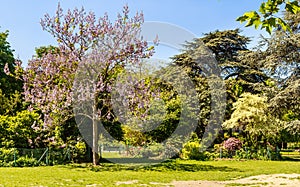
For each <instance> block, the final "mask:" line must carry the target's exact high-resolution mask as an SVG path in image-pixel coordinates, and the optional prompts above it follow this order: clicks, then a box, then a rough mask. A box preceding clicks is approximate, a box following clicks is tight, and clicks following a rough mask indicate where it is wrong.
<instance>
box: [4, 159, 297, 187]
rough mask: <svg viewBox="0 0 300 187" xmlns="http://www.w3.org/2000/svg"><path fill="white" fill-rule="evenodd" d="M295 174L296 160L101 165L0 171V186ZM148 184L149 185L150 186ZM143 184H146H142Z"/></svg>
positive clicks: (96, 184) (158, 181)
mask: <svg viewBox="0 0 300 187" xmlns="http://www.w3.org/2000/svg"><path fill="white" fill-rule="evenodd" d="M275 173H287V174H290V173H298V174H300V162H296V161H254V160H251V161H233V160H220V161H184V160H174V161H169V162H165V163H162V164H158V165H152V166H140V165H117V164H109V163H106V164H103V165H102V166H99V167H91V166H85V165H65V166H43V167H24V168H5V167H2V168H0V176H1V177H0V186H49V187H50V186H51V187H52V186H116V184H118V182H120V181H123V182H124V181H132V180H138V181H136V183H135V184H121V185H119V186H141V184H144V185H143V186H159V185H155V184H154V183H153V182H157V183H169V182H172V181H174V180H177V181H178V180H214V181H224V180H231V179H237V178H242V177H249V176H254V175H260V174H275ZM151 183H152V184H151ZM146 184H147V185H146Z"/></svg>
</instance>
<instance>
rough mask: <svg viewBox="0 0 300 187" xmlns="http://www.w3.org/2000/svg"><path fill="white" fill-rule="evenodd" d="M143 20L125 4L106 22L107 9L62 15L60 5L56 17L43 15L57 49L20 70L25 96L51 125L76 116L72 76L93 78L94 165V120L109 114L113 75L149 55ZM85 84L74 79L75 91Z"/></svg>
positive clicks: (33, 60)
mask: <svg viewBox="0 0 300 187" xmlns="http://www.w3.org/2000/svg"><path fill="white" fill-rule="evenodd" d="M143 21H144V20H143V14H142V13H137V14H136V15H135V16H134V17H133V18H129V9H128V6H124V8H123V14H122V15H121V14H118V16H117V20H116V21H115V22H114V23H111V22H110V21H109V19H108V16H107V14H105V16H104V17H101V18H99V19H98V20H96V17H95V14H94V13H93V12H89V13H86V12H85V10H84V9H83V8H82V9H80V10H79V9H77V8H76V9H74V10H73V11H71V10H68V12H67V13H66V14H65V15H64V14H63V10H62V8H61V7H60V5H58V9H57V11H56V15H55V16H54V17H50V16H49V15H48V14H46V15H45V17H44V18H43V19H41V25H42V28H43V29H44V30H46V31H48V32H49V33H50V34H51V35H52V36H53V37H54V38H55V39H57V44H58V46H57V50H54V51H53V50H46V51H45V52H43V53H40V54H41V55H37V56H35V57H33V59H32V60H30V61H29V63H28V67H27V69H26V71H25V74H24V81H25V87H24V88H25V97H26V99H27V100H28V101H31V103H32V104H33V105H34V106H37V107H38V108H40V109H41V110H42V113H43V114H44V123H45V126H47V127H53V126H55V125H59V124H61V123H62V122H63V121H65V120H67V119H69V118H71V117H74V113H73V110H72V105H73V104H74V100H72V97H74V89H73V83H74V78H75V76H76V77H77V78H78V77H80V76H82V77H83V78H86V77H88V76H90V78H92V80H94V81H95V82H94V83H93V84H92V86H93V88H92V89H93V90H92V98H94V99H93V102H94V105H93V107H92V108H93V109H92V110H93V111H92V113H91V114H92V116H91V119H92V120H93V163H94V164H98V157H97V145H98V144H97V142H98V134H97V131H98V130H97V125H96V120H99V119H107V118H108V116H110V114H111V112H110V109H111V107H110V104H109V103H108V102H107V101H109V97H110V92H111V86H112V84H113V82H114V80H115V78H116V75H117V74H118V73H119V72H120V71H122V69H124V67H125V66H126V65H129V64H134V63H138V62H139V60H140V59H141V58H146V57H149V56H150V55H152V52H153V50H152V48H149V49H148V48H147V42H146V41H143V40H142V39H141V38H138V36H139V33H140V28H141V24H142V23H143ZM80 64H81V65H82V66H84V68H83V69H81V70H87V71H86V72H84V71H81V70H80V71H79V72H76V71H77V69H78V67H79V65H80ZM95 67H96V68H95ZM90 70H91V71H90ZM83 73H88V74H89V75H88V76H86V75H84V74H83ZM93 76H96V79H93V78H95V77H93ZM78 83H79V85H78ZM84 83H86V82H84V81H81V82H75V83H74V84H77V85H76V86H78V87H76V93H80V91H79V90H80V89H83V90H84V89H87V88H85V87H84ZM80 84H81V85H80ZM75 95H76V94H75ZM77 96H78V95H77ZM77 96H76V97H77ZM77 98H78V97H77ZM85 99H86V98H85ZM76 102H79V101H78V100H77V101H76ZM77 106H79V105H77Z"/></svg>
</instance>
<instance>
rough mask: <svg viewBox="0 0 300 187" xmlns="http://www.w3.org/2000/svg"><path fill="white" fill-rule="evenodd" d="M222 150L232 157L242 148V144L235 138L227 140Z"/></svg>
mask: <svg viewBox="0 0 300 187" xmlns="http://www.w3.org/2000/svg"><path fill="white" fill-rule="evenodd" d="M223 144H224V148H225V149H226V150H228V152H229V154H230V155H231V156H232V155H234V154H235V152H236V151H237V150H239V149H241V148H242V142H241V141H240V140H239V139H237V138H233V137H231V138H228V139H227V140H225V141H224V143H223Z"/></svg>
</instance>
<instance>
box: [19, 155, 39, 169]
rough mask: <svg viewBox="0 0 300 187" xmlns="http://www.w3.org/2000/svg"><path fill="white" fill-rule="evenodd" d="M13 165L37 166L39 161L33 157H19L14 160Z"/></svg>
mask: <svg viewBox="0 0 300 187" xmlns="http://www.w3.org/2000/svg"><path fill="white" fill-rule="evenodd" d="M14 166H17V167H32V166H39V163H38V161H37V160H36V159H35V158H28V157H20V158H18V159H17V160H16V162H14Z"/></svg>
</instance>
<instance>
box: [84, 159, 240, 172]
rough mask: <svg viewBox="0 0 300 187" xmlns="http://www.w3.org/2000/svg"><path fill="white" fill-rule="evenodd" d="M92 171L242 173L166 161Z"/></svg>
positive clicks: (107, 167)
mask: <svg viewBox="0 0 300 187" xmlns="http://www.w3.org/2000/svg"><path fill="white" fill-rule="evenodd" d="M90 168H91V170H92V171H95V172H101V171H138V172H139V171H159V172H164V171H186V172H198V171H220V172H233V171H235V172H237V171H238V172H243V171H242V170H240V169H237V168H230V167H227V166H212V165H206V164H189V163H186V164H185V163H178V162H176V160H175V161H174V160H168V161H164V162H161V163H157V164H115V163H103V162H102V164H101V165H100V166H90Z"/></svg>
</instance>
